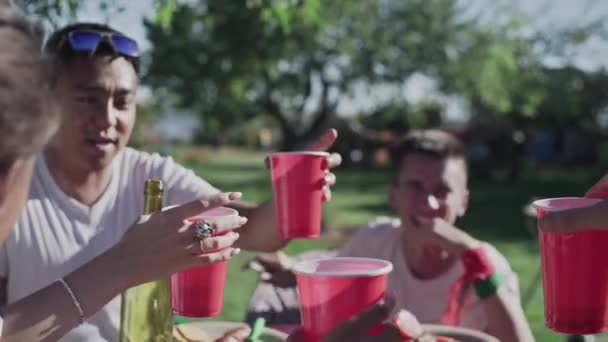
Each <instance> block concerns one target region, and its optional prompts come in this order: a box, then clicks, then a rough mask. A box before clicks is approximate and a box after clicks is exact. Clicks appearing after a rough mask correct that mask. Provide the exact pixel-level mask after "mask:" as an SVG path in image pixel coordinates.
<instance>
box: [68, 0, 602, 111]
mask: <svg viewBox="0 0 608 342" xmlns="http://www.w3.org/2000/svg"><path fill="white" fill-rule="evenodd" d="M182 1H196V0H182ZM462 1H467V0H462ZM471 1H472V4H473V5H472V6H471V11H472V12H475V13H478V12H486V13H493V12H495V9H500V10H502V9H503V8H505V10H506V7H509V6H511V5H512V6H514V7H515V8H516V9H517V10H518V11H519V12H520V13H521V14H522V15H523V18H524V20H523V22H524V23H527V25H528V26H529V27H530V28H531V29H533V30H543V31H547V30H549V32H551V31H550V30H555V29H558V28H564V27H568V28H571V27H576V26H580V25H583V24H584V23H587V22H590V21H592V20H594V19H597V18H602V17H603V18H606V17H608V1H604V0H576V1H572V0H494V1H492V0H471ZM95 3H96V1H89V2H87V5H89V6H91V7H89V8H88V9H85V11H83V13H82V15H81V16H80V18H79V19H80V20H87V21H89V20H90V21H102V22H103V21H106V18H104V17H103V16H102V15H101V14H100V13H98V12H97V11H96V7H95V6H96V5H94V4H95ZM123 3H124V4H125V6H126V10H125V12H123V13H121V14H118V15H114V16H112V18H111V20H110V22H109V24H111V25H112V26H113V27H115V28H117V29H119V30H121V31H123V32H125V33H127V34H129V35H131V36H132V37H134V38H135V39H137V40H138V41H139V42H140V43H141V46H142V48H143V49H146V48H148V47H149V43H148V42H147V40H146V33H145V28H144V26H143V24H142V19H143V17H144V16H146V17H148V18H152V17H153V16H154V5H153V0H137V1H124V2H123ZM492 7H493V8H494V10H493V8H492ZM572 60H573V61H574V64H575V65H577V66H579V67H580V68H583V69H587V70H593V69H597V68H600V67H608V45H607V44H606V42H605V41H601V40H599V39H596V40H592V41H589V42H587V43H586V44H585V45H583V46H582V47H581V48H580V49H579V50H578V51H576V52H575V53H573V58H572ZM546 63H547V64H548V65H554V66H559V65H561V64H563V63H564V61H563V60H556V59H554V58H547V59H546ZM360 92H361V94H356V95H355V96H353V98H352V99H349V100H348V101H343V102H344V103H341V104H340V106H339V108H338V111H339V112H341V113H344V114H346V115H348V114H349V113H351V112H355V111H357V109H361V108H366V107H369V105H370V103H371V102H372V101H370V95H369V93H368V90H366V89H361V91H360ZM144 93H145V91H144ZM434 93H435V92H434V83H433V82H432V80H429V79H427V78H425V77H421V76H415V77H413V78H412V79H411V80H410V81H409V82H407V84H406V86H405V89H404V94H405V96H406V97H407V98H408V100H409V101H412V102H414V103H415V102H418V101H423V100H425V99H427V98H429V97H433V96H434ZM386 94H387V93H386V92H385V93H384V96H385V95H386ZM373 96H374V95H372V97H373ZM378 96H379V97H383V95H382V91H380V95H378ZM445 104H446V106H447V112H448V118H454V119H461V118H463V115H464V116H465V117H466V114H464V113H463V112H465V111H466V109H463V108H464V107H463V105H462V103H461V102H459V99H457V98H447V99H445Z"/></svg>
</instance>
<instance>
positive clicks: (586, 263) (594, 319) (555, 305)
mask: <svg viewBox="0 0 608 342" xmlns="http://www.w3.org/2000/svg"><path fill="white" fill-rule="evenodd" d="M599 201H601V200H600V199H596V198H579V197H568V198H549V199H542V200H538V201H535V202H534V203H533V205H534V207H535V208H536V212H537V217H538V219H540V218H541V217H543V216H545V215H547V214H549V213H551V212H554V211H559V210H566V209H573V208H581V207H586V206H590V205H594V204H596V203H598V202H599ZM539 222H540V221H539ZM588 228H589V229H590V230H586V231H582V232H576V233H568V234H559V233H553V232H545V231H543V230H542V229H541V230H539V243H540V252H541V263H542V275H543V288H544V300H545V324H546V325H547V327H549V328H550V329H552V330H554V331H557V332H561V333H566V334H576V335H586V334H596V333H600V332H604V331H607V328H608V231H605V230H593V228H600V227H588Z"/></svg>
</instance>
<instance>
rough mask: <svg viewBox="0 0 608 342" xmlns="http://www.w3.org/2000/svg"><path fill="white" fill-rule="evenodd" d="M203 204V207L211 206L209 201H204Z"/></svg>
mask: <svg viewBox="0 0 608 342" xmlns="http://www.w3.org/2000/svg"><path fill="white" fill-rule="evenodd" d="M201 203H203V207H208V206H209V201H202V202H201Z"/></svg>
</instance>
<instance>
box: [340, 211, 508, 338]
mask: <svg viewBox="0 0 608 342" xmlns="http://www.w3.org/2000/svg"><path fill="white" fill-rule="evenodd" d="M483 247H484V249H485V251H486V253H487V254H488V257H489V258H490V260H491V261H492V262H493V264H494V267H495V269H496V271H497V272H499V273H500V274H501V275H502V276H503V286H505V287H506V288H507V289H508V291H505V293H508V294H509V295H508V298H509V300H512V301H514V302H516V303H517V305H520V304H519V303H520V299H519V289H518V281H517V275H516V274H515V273H514V272H513V271H512V270H511V268H510V267H509V263H508V262H507V260H506V259H505V257H504V256H502V255H501V254H500V252H498V251H497V250H496V249H495V248H494V247H492V246H490V245H488V244H483ZM339 255H340V256H349V257H369V258H378V259H383V260H387V261H390V262H392V263H393V271H392V272H391V273H390V274H389V279H388V289H389V291H391V292H393V293H394V294H395V296H396V305H395V310H401V309H405V310H408V311H410V312H411V313H413V314H414V315H415V316H416V318H418V320H419V321H420V322H421V323H427V324H439V323H440V322H441V316H442V314H443V312H444V311H445V309H446V306H447V302H448V297H449V292H450V288H451V287H452V285H453V284H454V283H455V282H456V281H457V280H458V278H460V277H461V276H462V275H463V274H464V267H463V266H462V264H461V263H459V262H458V263H455V264H454V266H453V267H452V268H450V269H449V270H448V271H447V272H445V273H443V274H441V275H440V276H439V277H436V278H433V279H429V280H421V279H418V278H416V277H414V276H413V275H412V274H411V273H410V270H409V268H408V266H407V264H406V262H405V257H404V256H403V252H402V247H401V222H400V220H398V219H393V218H387V217H381V218H378V219H376V220H375V221H373V222H371V223H370V224H369V225H368V226H366V227H363V228H361V229H360V230H359V231H358V232H357V233H356V234H355V236H354V237H353V238H352V239H351V240H350V241H348V242H347V243H346V245H345V246H344V247H343V249H342V250H341V251H340V253H339ZM460 325H461V326H463V327H467V328H471V329H475V330H480V331H483V330H485V328H486V325H487V321H486V314H485V312H484V309H483V306H482V303H481V300H480V299H479V298H477V296H476V295H475V293H474V291H470V294H469V295H468V297H467V298H466V300H465V304H464V306H463V311H462V316H461V322H460Z"/></svg>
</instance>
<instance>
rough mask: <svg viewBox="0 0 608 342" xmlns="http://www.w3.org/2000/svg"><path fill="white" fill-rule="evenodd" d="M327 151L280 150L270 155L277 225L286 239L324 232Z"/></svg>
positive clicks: (313, 236)
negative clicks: (322, 226)
mask: <svg viewBox="0 0 608 342" xmlns="http://www.w3.org/2000/svg"><path fill="white" fill-rule="evenodd" d="M328 156H329V153H327V152H278V153H272V154H270V156H269V158H268V159H269V164H270V165H269V166H270V174H271V178H272V190H273V196H274V207H275V211H276V225H277V229H278V230H279V235H280V236H281V238H283V239H296V238H316V237H319V235H320V234H321V204H322V201H323V179H324V177H325V172H326V170H327V168H328V165H327V157H328Z"/></svg>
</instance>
